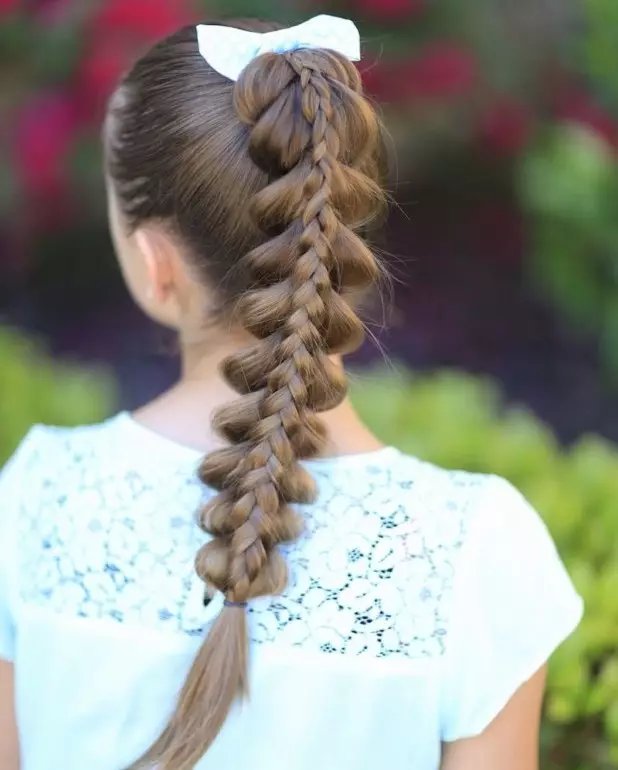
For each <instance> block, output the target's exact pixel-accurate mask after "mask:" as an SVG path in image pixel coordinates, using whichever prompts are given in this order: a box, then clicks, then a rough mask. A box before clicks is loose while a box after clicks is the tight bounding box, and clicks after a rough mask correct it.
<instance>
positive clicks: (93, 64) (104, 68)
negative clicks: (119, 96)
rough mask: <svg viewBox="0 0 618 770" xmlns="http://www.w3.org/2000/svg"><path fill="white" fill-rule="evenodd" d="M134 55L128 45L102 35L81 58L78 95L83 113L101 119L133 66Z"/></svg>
mask: <svg viewBox="0 0 618 770" xmlns="http://www.w3.org/2000/svg"><path fill="white" fill-rule="evenodd" d="M132 59H133V55H132V54H131V53H130V52H129V50H128V47H127V46H126V45H117V44H115V43H114V42H113V41H112V42H110V41H109V40H106V39H105V38H103V39H102V40H101V42H100V43H98V44H95V45H94V47H93V48H92V50H91V51H89V52H88V53H87V54H86V57H85V59H84V60H83V61H82V62H81V64H80V67H79V72H78V76H77V84H76V97H77V105H78V107H79V112H80V117H81V118H82V119H84V120H85V121H86V122H91V123H98V122H100V120H101V119H102V117H103V115H104V113H105V106H106V104H107V100H108V99H109V97H110V96H111V94H112V92H113V91H114V89H115V88H116V86H117V85H118V83H119V81H120V78H121V77H122V75H123V74H124V72H125V71H126V70H127V69H128V68H129V67H130V65H131V63H132Z"/></svg>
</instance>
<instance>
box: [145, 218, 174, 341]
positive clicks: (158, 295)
mask: <svg viewBox="0 0 618 770" xmlns="http://www.w3.org/2000/svg"><path fill="white" fill-rule="evenodd" d="M134 239H135V246H136V249H137V252H138V254H139V259H140V261H141V262H142V265H143V270H142V274H143V276H144V284H145V285H144V294H143V296H144V300H143V305H144V309H145V310H146V312H147V313H148V315H150V316H152V317H153V318H154V319H155V320H156V321H158V322H159V323H162V324H164V325H165V326H170V327H172V328H175V329H178V328H179V327H180V325H181V322H182V307H183V295H184V293H185V291H186V285H185V284H186V281H185V280H184V278H183V275H182V272H183V266H181V265H180V264H179V262H180V257H179V254H178V247H177V246H176V244H175V243H174V242H173V240H172V238H171V237H170V236H169V235H168V234H167V233H166V232H165V231H163V230H162V228H160V227H158V226H157V225H151V224H149V225H144V226H142V227H139V228H138V229H137V230H136V231H135V233H134Z"/></svg>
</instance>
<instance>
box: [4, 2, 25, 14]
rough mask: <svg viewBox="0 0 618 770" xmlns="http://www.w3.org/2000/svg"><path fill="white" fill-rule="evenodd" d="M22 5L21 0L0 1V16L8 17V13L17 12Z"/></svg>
mask: <svg viewBox="0 0 618 770" xmlns="http://www.w3.org/2000/svg"><path fill="white" fill-rule="evenodd" d="M21 4H22V0H0V16H8V15H9V13H12V12H13V11H17V10H18V9H19V6H20V5H21Z"/></svg>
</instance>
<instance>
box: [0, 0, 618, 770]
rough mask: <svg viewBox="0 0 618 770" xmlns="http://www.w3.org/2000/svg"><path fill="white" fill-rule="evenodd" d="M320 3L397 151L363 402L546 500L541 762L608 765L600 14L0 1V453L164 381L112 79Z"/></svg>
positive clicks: (615, 489)
mask: <svg viewBox="0 0 618 770" xmlns="http://www.w3.org/2000/svg"><path fill="white" fill-rule="evenodd" d="M319 12H329V13H335V14H340V15H347V16H351V17H352V18H354V19H355V20H357V22H358V24H359V27H360V28H361V32H362V36H363V39H364V52H365V56H364V59H363V61H362V62H361V63H360V65H359V66H360V69H361V71H362V74H363V78H364V81H365V86H366V89H367V90H368V91H369V93H370V94H371V95H372V96H373V98H374V99H375V101H377V102H378V103H379V104H380V106H381V109H382V111H383V113H384V116H385V119H386V121H387V123H388V126H389V128H390V131H391V133H392V136H393V142H394V145H395V147H396V149H397V164H396V165H394V167H393V174H392V179H391V182H390V185H391V191H392V195H393V198H394V201H395V205H394V207H393V211H392V215H391V217H390V220H389V222H388V224H387V225H386V226H385V227H384V229H383V231H382V232H381V233H380V234H379V240H378V246H379V248H380V250H382V251H383V252H384V256H385V259H386V261H387V264H388V266H389V268H390V269H391V272H392V275H393V278H394V281H393V292H392V296H387V297H385V299H384V302H383V303H382V304H381V305H377V306H376V307H375V308H374V309H373V310H372V312H371V314H370V328H371V331H372V334H373V335H375V339H374V340H371V341H370V342H369V343H368V344H367V345H366V346H365V348H364V349H363V350H362V351H361V352H360V353H359V354H358V356H357V357H356V361H355V365H356V369H357V374H356V376H355V378H354V381H355V384H354V396H355V398H356V401H357V404H358V406H359V408H360V409H361V411H362V412H363V414H364V415H365V417H366V419H367V420H368V422H369V423H370V424H371V425H372V426H373V427H374V428H375V430H376V431H377V432H378V433H379V434H380V435H381V436H382V437H383V438H384V440H386V441H388V442H391V443H395V444H397V445H398V446H400V447H401V448H403V449H405V450H407V451H410V452H413V453H415V454H417V455H420V456H423V457H426V458H428V459H430V460H432V461H435V462H438V463H441V464H443V465H446V466H449V467H459V468H466V469H470V470H480V471H486V472H493V473H499V474H501V475H504V476H506V477H508V478H509V479H510V480H511V481H513V482H514V483H515V484H516V485H517V486H519V487H520V488H521V489H522V491H523V492H524V493H525V494H526V495H527V496H528V497H529V499H530V500H531V501H532V502H533V503H534V504H535V505H536V506H537V508H538V509H539V510H540V512H541V514H542V515H543V517H544V518H545V520H546V522H547V524H548V526H549V528H550V530H551V531H552V534H553V535H554V537H555V539H556V541H557V543H558V547H559V550H560V551H561V553H562V554H563V556H564V558H565V559H566V561H567V564H568V567H569V569H570V571H571V573H572V575H573V577H574V579H575V581H576V583H577V586H578V588H579V590H580V591H581V592H582V594H583V595H584V597H585V599H586V603H587V611H588V614H587V619H586V621H585V622H584V624H583V626H582V628H581V629H580V630H579V631H578V632H577V634H576V635H575V636H574V637H573V638H572V639H571V640H570V641H569V642H568V643H567V644H566V645H565V646H564V647H563V648H562V649H561V650H560V652H559V653H558V655H557V657H556V659H555V661H554V662H553V664H552V670H551V676H550V687H549V696H548V700H547V706H546V719H545V725H544V732H543V751H544V759H543V764H542V767H543V768H550V769H551V770H557V769H558V768H560V769H561V770H576V769H578V768H581V769H582V770H583V768H586V770H588V768H591V767H594V768H598V769H599V770H601V768H610V767H618V653H617V649H618V646H617V643H618V591H617V586H618V558H617V557H618V449H616V447H615V444H614V442H618V216H617V215H618V155H617V153H618V38H617V34H618V33H617V30H618V2H616V0H466V2H465V3H464V2H461V1H460V0H347V2H344V1H342V2H314V3H311V2H308V1H305V2H298V1H297V2H292V0H285V2H283V0H251V2H249V0H226V2H225V3H224V2H223V0H221V1H220V2H217V0H96V1H95V0H79V1H78V0H0V425H1V426H2V427H1V428H0V463H1V462H3V461H4V460H5V459H6V458H7V457H8V456H9V454H10V453H11V452H12V451H13V449H14V448H15V446H16V444H17V442H18V441H19V439H20V437H21V436H22V435H23V433H24V432H25V431H26V429H27V428H28V426H29V425H30V424H32V423H33V422H37V421H41V422H51V423H66V424H71V423H79V422H83V421H90V420H96V419H99V418H101V417H103V416H105V415H108V414H111V413H112V412H113V411H114V410H116V409H118V408H120V407H122V408H131V407H134V406H136V405H137V404H139V403H141V402H143V401H145V400H147V399H148V398H150V397H151V396H153V395H154V394H156V393H157V392H159V391H160V390H162V389H163V388H164V387H166V385H168V384H169V383H171V382H172V381H173V379H174V377H175V374H176V366H177V364H176V360H175V358H174V355H173V346H171V345H170V341H169V340H167V339H166V338H165V337H163V336H162V334H161V332H160V331H158V330H157V329H155V328H153V327H152V326H151V325H150V323H149V322H148V321H147V320H145V319H144V318H142V317H141V316H140V314H139V313H138V311H137V310H135V309H134V308H133V307H132V306H131V303H130V301H129V300H128V297H127V295H126V294H125V291H124V288H123V286H122V284H121V281H120V278H119V275H118V272H117V270H116V266H115V263H114V258H113V255H112V251H111V245H110V241H109V237H108V234H107V224H106V212H105V203H104V195H103V185H102V179H101V170H100V163H101V158H100V146H99V131H100V124H101V118H102V116H103V114H104V109H105V103H106V99H107V97H108V96H109V94H110V92H111V90H112V89H113V87H114V85H115V83H116V82H117V80H118V78H119V76H120V75H121V73H122V72H123V70H124V69H125V68H126V67H127V66H128V65H129V64H130V62H131V61H132V60H133V59H134V57H135V56H136V55H137V54H138V53H139V52H140V50H143V49H144V48H145V47H147V46H149V45H150V44H151V43H152V42H153V41H155V40H156V39H158V38H159V37H161V36H163V35H165V34H166V33H168V32H171V31H173V30H175V29H176V28H177V27H179V26H182V25H184V24H190V23H195V22H196V21H203V20H207V19H216V18H217V17H222V16H226V17H229V16H261V17H264V18H276V19H278V20H282V21H287V22H290V23H294V22H297V21H300V20H302V19H304V18H306V17H307V15H309V14H313V13H319ZM385 353H386V358H385V355H384V354H385ZM522 558H525V554H523V555H522ZM505 601H508V597H505Z"/></svg>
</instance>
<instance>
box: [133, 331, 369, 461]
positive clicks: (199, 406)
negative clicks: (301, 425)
mask: <svg viewBox="0 0 618 770" xmlns="http://www.w3.org/2000/svg"><path fill="white" fill-rule="evenodd" d="M243 346H244V345H243V344H242V343H241V344H238V342H237V341H232V342H228V343H226V344H223V343H222V344H220V345H218V346H217V347H216V349H213V348H212V347H211V348H210V349H209V350H208V351H205V350H204V349H201V350H200V349H199V347H198V346H191V347H186V348H185V349H184V350H183V352H182V358H181V372H182V374H181V377H180V380H179V381H178V382H177V383H176V385H174V386H173V387H172V388H170V389H169V390H168V391H166V392H165V393H163V394H162V395H161V396H159V397H158V398H156V399H155V400H154V401H151V402H150V403H149V404H147V405H146V406H144V407H141V408H140V409H138V410H137V411H136V412H135V413H134V415H133V416H134V419H135V420H137V421H138V422H140V423H142V424H143V425H144V426H146V427H148V428H149V429H150V430H152V431H154V432H156V433H159V434H160V435H162V436H164V437H166V438H168V439H170V440H172V441H175V442H176V443H178V444H181V445H183V446H188V447H191V448H195V449H199V450H200V451H203V452H205V453H206V452H209V451H211V450H212V449H215V448H216V447H219V446H223V445H224V442H223V441H222V439H221V438H219V436H217V435H216V434H215V433H214V432H213V429H212V424H211V422H212V416H213V413H214V412H215V411H216V410H217V409H218V408H219V407H221V406H223V405H224V404H229V403H231V402H233V401H234V400H235V399H236V398H238V394H237V393H236V392H235V391H234V390H233V389H232V388H231V387H230V386H229V385H228V384H227V382H226V381H225V380H224V379H223V377H222V376H221V373H220V372H221V364H222V362H223V361H224V360H225V359H226V358H227V357H228V356H230V355H232V354H233V353H235V352H238V350H239V349H241V347H243ZM338 363H341V362H340V361H339V362H338ZM321 416H322V419H323V421H324V423H325V425H326V427H327V428H328V431H329V436H330V441H329V445H328V446H327V447H326V449H325V452H324V454H325V456H337V455H349V454H357V453H362V452H371V451H374V450H376V449H379V448H380V447H381V446H382V444H381V442H380V441H379V440H378V439H377V438H376V437H375V436H374V435H373V434H372V433H371V432H370V431H369V430H368V429H367V428H366V427H365V425H363V423H362V422H361V421H360V419H359V417H358V415H357V414H356V412H355V410H354V408H353V407H352V405H351V403H350V402H349V400H348V399H346V400H345V401H344V402H343V403H342V404H341V405H340V406H338V407H337V408H336V409H333V410H331V411H330V412H325V413H323V414H322V415H321Z"/></svg>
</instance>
